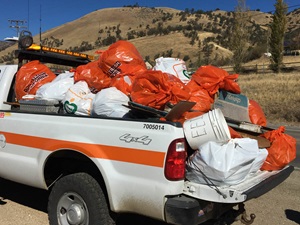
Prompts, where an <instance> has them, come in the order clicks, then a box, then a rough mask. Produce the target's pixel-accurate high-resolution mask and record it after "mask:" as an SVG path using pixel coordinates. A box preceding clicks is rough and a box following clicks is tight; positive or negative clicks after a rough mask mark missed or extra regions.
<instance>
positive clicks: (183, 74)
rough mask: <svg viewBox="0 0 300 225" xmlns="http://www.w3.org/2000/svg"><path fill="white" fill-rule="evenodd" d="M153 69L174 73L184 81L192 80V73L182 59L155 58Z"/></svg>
mask: <svg viewBox="0 0 300 225" xmlns="http://www.w3.org/2000/svg"><path fill="white" fill-rule="evenodd" d="M155 62H156V64H155V66H154V67H153V70H160V71H162V72H164V73H169V74H173V75H174V76H176V77H178V78H179V79H180V80H181V81H182V82H183V83H187V82H189V81H190V75H189V74H188V72H187V67H186V64H185V62H184V61H183V60H182V59H178V58H164V57H159V58H157V59H155Z"/></svg>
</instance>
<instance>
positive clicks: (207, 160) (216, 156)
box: [186, 138, 268, 186]
mask: <svg viewBox="0 0 300 225" xmlns="http://www.w3.org/2000/svg"><path fill="white" fill-rule="evenodd" d="M267 155H268V153H267V150H266V149H259V147H258V143H257V140H255V139H250V138H235V139H231V140H230V141H229V142H228V143H227V144H220V143H216V142H212V141H210V142H207V143H206V144H203V145H202V146H200V149H199V150H198V151H196V152H195V153H194V154H193V155H192V156H191V157H190V158H189V160H188V163H187V174H186V177H187V179H189V180H190V181H193V182H196V183H202V184H211V183H213V184H214V185H217V186H220V185H234V184H238V183H240V182H242V181H243V180H245V179H246V177H247V176H248V175H249V174H250V173H255V172H257V171H258V170H259V169H260V167H261V166H262V164H263V162H264V161H265V159H266V157H267Z"/></svg>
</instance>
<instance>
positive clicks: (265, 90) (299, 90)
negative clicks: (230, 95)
mask: <svg viewBox="0 0 300 225" xmlns="http://www.w3.org/2000/svg"><path fill="white" fill-rule="evenodd" d="M238 83H239V85H240V87H241V90H242V94H244V95H246V96H247V97H248V98H249V99H253V100H255V101H257V102H258V103H259V104H260V105H261V107H262V109H263V111H264V113H265V115H266V117H267V121H268V123H270V124H276V125H290V126H300V76H299V74H298V73H279V74H277V73H273V74H272V73H271V74H250V75H240V76H239V80H238Z"/></svg>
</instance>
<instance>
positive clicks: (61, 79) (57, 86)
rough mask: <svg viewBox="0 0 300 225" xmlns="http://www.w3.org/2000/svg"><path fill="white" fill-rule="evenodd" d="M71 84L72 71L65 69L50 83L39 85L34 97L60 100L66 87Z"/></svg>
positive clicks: (66, 89)
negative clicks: (65, 70)
mask: <svg viewBox="0 0 300 225" xmlns="http://www.w3.org/2000/svg"><path fill="white" fill-rule="evenodd" d="M73 85H74V73H73V72H68V71H67V72H65V73H61V74H59V75H58V76H57V77H56V78H55V79H54V80H52V81H51V82H50V83H46V84H44V85H43V86H41V87H40V88H39V89H38V90H37V92H36V97H38V98H42V99H55V100H58V101H62V100H63V99H64V97H65V94H66V92H67V91H68V89H69V88H70V87H71V86H73Z"/></svg>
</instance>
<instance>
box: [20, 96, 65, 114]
mask: <svg viewBox="0 0 300 225" xmlns="http://www.w3.org/2000/svg"><path fill="white" fill-rule="evenodd" d="M19 103H20V110H22V111H27V112H43V113H58V112H59V109H60V105H61V104H60V102H59V101H58V100H52V99H51V100H50V99H32V100H31V99H30V100H20V101H19Z"/></svg>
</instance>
